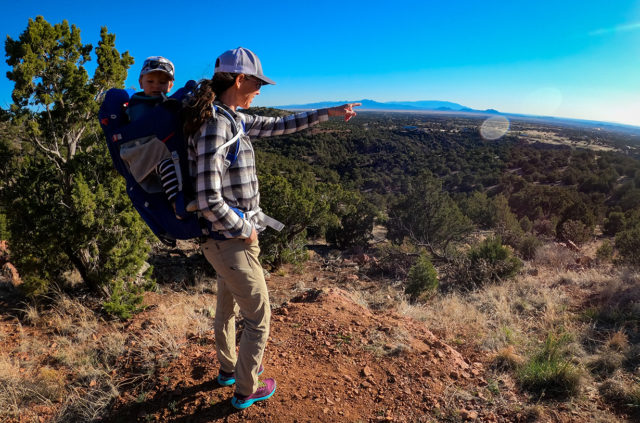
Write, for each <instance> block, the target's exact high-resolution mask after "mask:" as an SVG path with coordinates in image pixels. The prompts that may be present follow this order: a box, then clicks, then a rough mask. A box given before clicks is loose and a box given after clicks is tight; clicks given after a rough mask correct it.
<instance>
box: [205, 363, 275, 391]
mask: <svg viewBox="0 0 640 423" xmlns="http://www.w3.org/2000/svg"><path fill="white" fill-rule="evenodd" d="M262 372H264V367H262V364H261V365H260V368H259V369H258V376H260V375H261V374H262ZM216 380H217V381H218V383H219V384H220V386H231V385H233V384H234V383H236V374H235V373H234V372H231V373H227V372H224V371H222V370H220V373H218V378H217V379H216Z"/></svg>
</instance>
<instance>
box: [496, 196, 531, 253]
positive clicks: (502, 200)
mask: <svg viewBox="0 0 640 423" xmlns="http://www.w3.org/2000/svg"><path fill="white" fill-rule="evenodd" d="M493 207H494V210H495V222H496V223H495V230H496V234H497V235H498V236H499V237H500V238H501V239H502V240H504V242H505V243H506V244H507V245H511V246H512V247H514V248H517V246H518V245H519V244H520V241H521V239H522V238H523V236H524V231H523V230H522V227H521V226H520V222H518V217H517V216H516V215H515V213H513V212H512V211H511V207H509V202H508V201H507V199H506V197H504V196H503V195H497V196H496V197H495V198H494V199H493Z"/></svg>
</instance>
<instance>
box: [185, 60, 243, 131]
mask: <svg viewBox="0 0 640 423" xmlns="http://www.w3.org/2000/svg"><path fill="white" fill-rule="evenodd" d="M236 76H238V74H235V73H227V72H217V73H215V74H214V75H213V78H211V79H203V80H201V81H200V82H199V83H198V86H197V87H196V89H195V91H194V93H193V97H191V99H190V101H189V102H188V104H187V105H186V107H185V119H184V134H185V136H187V137H190V136H192V135H194V134H195V133H196V132H198V130H199V129H200V127H201V126H202V124H203V123H205V122H206V121H207V120H209V119H211V118H212V117H213V111H212V109H211V105H212V104H213V101H214V100H215V99H216V97H217V96H219V95H220V94H222V93H224V92H225V91H226V90H227V89H229V88H230V87H231V86H232V85H233V84H234V82H235V80H236Z"/></svg>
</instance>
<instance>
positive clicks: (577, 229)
mask: <svg viewBox="0 0 640 423" xmlns="http://www.w3.org/2000/svg"><path fill="white" fill-rule="evenodd" d="M559 228H560V229H559V231H558V235H559V236H560V237H561V238H562V239H564V240H566V241H571V242H573V243H575V244H577V245H581V244H584V243H585V242H587V241H589V240H590V239H591V237H592V236H593V228H590V227H588V226H587V225H585V224H584V223H582V222H581V221H579V220H571V219H570V220H565V221H564V222H563V224H562V226H559Z"/></svg>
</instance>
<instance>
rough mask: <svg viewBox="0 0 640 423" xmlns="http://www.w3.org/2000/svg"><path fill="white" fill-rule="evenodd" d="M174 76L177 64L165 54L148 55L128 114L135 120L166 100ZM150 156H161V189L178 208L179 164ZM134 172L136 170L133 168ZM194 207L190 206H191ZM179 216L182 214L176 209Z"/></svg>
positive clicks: (164, 158) (150, 157) (151, 158)
mask: <svg viewBox="0 0 640 423" xmlns="http://www.w3.org/2000/svg"><path fill="white" fill-rule="evenodd" d="M174 79H175V68H174V66H173V63H171V61H170V60H169V59H167V58H164V57H162V56H151V57H148V58H147V59H146V60H145V61H144V63H143V64H142V70H141V71H140V78H139V80H138V81H139V82H140V88H141V89H142V91H141V92H137V93H135V94H134V95H132V96H131V99H130V100H129V106H128V108H127V115H128V116H129V120H130V121H132V122H133V121H135V120H138V119H140V118H141V117H143V116H144V115H145V114H146V113H148V112H149V111H150V110H151V109H152V108H153V107H155V106H157V105H158V104H160V103H162V102H163V101H165V100H166V98H167V97H166V94H167V93H168V92H169V91H170V90H171V88H172V87H173V82H174ZM148 159H149V160H153V159H157V160H160V161H159V163H158V165H157V166H156V167H155V169H154V171H155V174H156V175H157V176H159V177H160V181H161V184H162V190H163V191H164V193H165V194H166V196H167V200H169V202H170V203H171V204H172V206H173V210H174V212H175V211H176V203H175V200H176V195H177V193H178V179H177V175H176V168H175V165H174V163H173V160H172V159H171V157H169V156H167V157H162V155H161V156H157V155H156V154H152V155H150V156H149V157H148ZM132 173H133V172H132ZM191 208H192V207H189V209H191ZM176 217H177V218H179V219H180V216H179V215H178V214H177V212H176Z"/></svg>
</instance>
